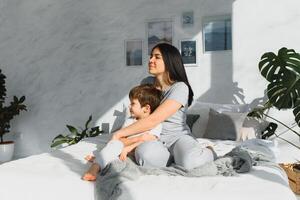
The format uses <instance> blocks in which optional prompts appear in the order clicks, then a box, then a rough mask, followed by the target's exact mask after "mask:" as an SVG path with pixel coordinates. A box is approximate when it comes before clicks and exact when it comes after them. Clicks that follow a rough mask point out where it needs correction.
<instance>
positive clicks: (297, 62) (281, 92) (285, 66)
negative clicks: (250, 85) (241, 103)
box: [250, 47, 300, 149]
mask: <svg viewBox="0 0 300 200" xmlns="http://www.w3.org/2000/svg"><path fill="white" fill-rule="evenodd" d="M259 71H260V73H261V75H262V76H263V77H264V78H265V79H266V80H267V81H268V82H269V84H268V86H267V96H268V101H267V102H266V103H265V104H264V105H263V106H262V107H259V108H255V109H254V110H253V112H251V113H250V115H252V116H256V117H259V118H261V117H263V116H266V117H269V118H272V119H273V120H275V121H277V122H278V123H280V124H282V125H284V126H285V127H287V128H288V129H290V130H291V131H292V132H294V133H295V134H297V135H298V136H299V137H300V134H299V133H298V132H296V131H294V130H293V129H291V128H290V127H288V126H287V125H285V124H283V123H282V122H280V121H279V120H276V119H274V118H273V117H271V116H269V115H267V114H266V112H265V111H266V110H268V109H269V108H271V107H275V108H277V109H278V110H283V109H293V114H294V116H295V121H296V123H297V125H298V126H299V127H300V54H299V53H297V52H295V50H294V49H287V48H285V47H283V48H281V49H280V50H279V51H278V55H276V54H275V53H273V52H267V53H265V54H263V55H262V57H261V60H260V62H259ZM276 128H277V124H275V123H271V124H270V127H268V136H271V135H273V134H275V130H276ZM275 135H276V134H275ZM287 142H289V141H287ZM289 143H290V142H289ZM292 144H293V143H292ZM293 145H294V144H293ZM294 146H296V145H294ZM296 147H297V148H299V149H300V147H299V146H296Z"/></svg>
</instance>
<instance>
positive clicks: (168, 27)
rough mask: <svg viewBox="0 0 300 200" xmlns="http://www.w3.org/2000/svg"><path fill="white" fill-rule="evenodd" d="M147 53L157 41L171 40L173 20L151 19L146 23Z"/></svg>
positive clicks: (167, 41)
mask: <svg viewBox="0 0 300 200" xmlns="http://www.w3.org/2000/svg"><path fill="white" fill-rule="evenodd" d="M147 41H148V55H150V53H151V50H152V48H153V47H154V46H155V45H156V44H158V43H162V42H165V43H169V44H172V41H173V21H172V20H171V19H157V20H151V21H148V23H147Z"/></svg>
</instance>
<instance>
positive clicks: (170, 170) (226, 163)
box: [96, 146, 270, 200]
mask: <svg viewBox="0 0 300 200" xmlns="http://www.w3.org/2000/svg"><path fill="white" fill-rule="evenodd" d="M269 161H270V157H268V155H267V154H263V153H262V152H255V151H253V150H251V151H250V150H249V149H247V148H243V147H241V146H239V147H236V148H234V149H233V150H232V151H230V152H229V153H227V154H226V155H224V156H222V157H219V158H217V159H216V160H215V161H213V162H209V163H206V164H204V165H202V166H200V167H197V168H194V169H191V170H187V169H185V168H183V167H180V166H178V165H171V166H170V167H163V168H146V167H141V166H138V165H136V164H135V163H134V162H133V161H132V160H131V159H127V160H126V161H124V162H123V161H120V160H116V161H113V162H112V163H111V164H109V165H108V166H107V167H106V168H105V169H103V170H102V172H101V174H100V175H99V176H98V178H97V181H96V199H98V200H115V199H118V197H119V196H120V195H121V194H122V190H121V188H120V187H119V185H120V184H121V183H123V182H125V181H133V180H136V179H138V178H139V177H141V176H145V175H157V176H161V175H164V176H185V177H201V176H235V175H236V174H237V173H246V172H249V171H250V170H251V168H252V166H253V165H263V164H265V163H267V162H269Z"/></svg>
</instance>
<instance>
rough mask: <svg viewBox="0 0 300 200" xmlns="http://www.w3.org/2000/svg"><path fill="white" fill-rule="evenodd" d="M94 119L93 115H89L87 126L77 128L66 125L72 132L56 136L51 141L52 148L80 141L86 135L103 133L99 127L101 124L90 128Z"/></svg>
mask: <svg viewBox="0 0 300 200" xmlns="http://www.w3.org/2000/svg"><path fill="white" fill-rule="evenodd" d="M91 121H92V115H90V116H89V118H88V120H87V121H86V122H85V127H84V128H80V127H79V129H77V128H75V127H74V126H71V125H66V126H67V128H68V130H69V131H70V134H67V135H62V134H59V135H58V136H56V137H55V138H54V139H53V140H52V143H51V148H54V147H57V146H63V145H73V144H76V143H78V142H79V141H80V140H82V139H84V138H86V137H96V136H98V135H100V134H101V133H103V131H102V130H100V129H99V126H96V127H91V128H89V124H90V122H91Z"/></svg>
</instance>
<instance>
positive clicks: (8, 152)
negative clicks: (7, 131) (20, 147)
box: [0, 141, 15, 163]
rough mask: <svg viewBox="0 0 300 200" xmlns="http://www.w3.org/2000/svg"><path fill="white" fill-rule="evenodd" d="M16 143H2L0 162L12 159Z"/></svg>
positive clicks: (0, 146) (0, 145)
mask: <svg viewBox="0 0 300 200" xmlns="http://www.w3.org/2000/svg"><path fill="white" fill-rule="evenodd" d="M14 147H15V143H14V142H13V141H7V142H3V143H0V163H3V162H7V161H10V160H11V159H12V157H13V155H14Z"/></svg>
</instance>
